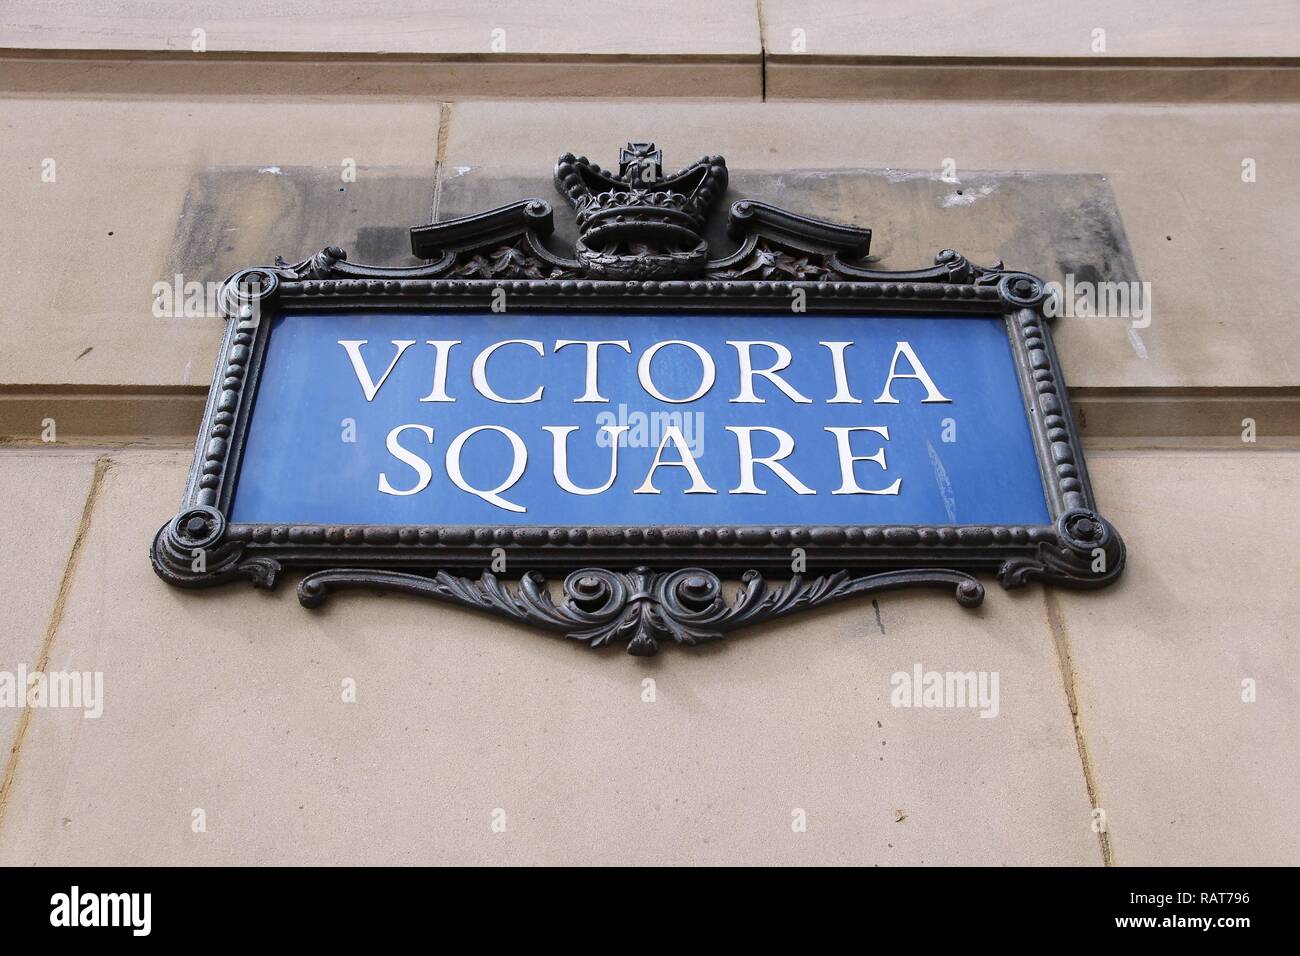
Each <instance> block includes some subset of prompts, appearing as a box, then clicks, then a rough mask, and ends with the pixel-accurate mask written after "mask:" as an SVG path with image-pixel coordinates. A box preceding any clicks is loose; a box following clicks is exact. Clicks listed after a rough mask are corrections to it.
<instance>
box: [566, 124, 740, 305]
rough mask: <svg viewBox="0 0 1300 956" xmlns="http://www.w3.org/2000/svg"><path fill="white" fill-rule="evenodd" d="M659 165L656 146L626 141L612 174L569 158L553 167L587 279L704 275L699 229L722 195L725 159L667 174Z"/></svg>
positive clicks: (580, 158) (582, 159)
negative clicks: (572, 215)
mask: <svg viewBox="0 0 1300 956" xmlns="http://www.w3.org/2000/svg"><path fill="white" fill-rule="evenodd" d="M662 161H663V152H662V151H661V150H659V149H657V148H656V147H655V144H654V143H628V144H627V146H626V147H624V148H623V149H621V150H619V157H618V172H617V173H613V172H607V171H605V170H602V169H601V168H600V167H599V166H597V165H596V164H594V163H592V162H590V161H589V160H588V159H587V157H585V156H574V155H573V154H572V153H565V154H564V155H563V156H561V157H560V158H559V160H558V161H557V162H556V164H555V187H556V188H557V189H558V190H559V191H560V192H561V193H562V194H563V195H564V196H565V198H567V199H568V200H569V202H570V204H571V205H572V206H573V208H574V212H575V213H576V216H577V223H578V242H577V248H576V251H577V256H578V259H579V261H580V262H582V263H583V265H584V267H585V269H586V271H587V274H589V275H592V276H596V277H600V278H609V279H656V278H667V277H673V278H681V277H683V276H689V275H693V274H698V273H700V272H702V271H703V270H704V266H705V263H706V262H707V261H708V258H709V247H708V243H707V242H706V240H705V238H704V225H705V222H706V220H707V218H708V214H709V211H710V210H711V209H712V207H713V206H714V205H715V204H716V203H717V201H718V200H719V199H720V198H721V197H722V194H723V193H724V192H726V189H727V163H726V160H724V159H723V158H722V157H721V156H702V157H700V158H699V159H698V160H696V161H695V162H694V163H692V164H691V165H689V166H687V167H685V168H684V169H681V170H679V171H678V172H676V173H674V174H673V175H671V176H664V174H663V165H662Z"/></svg>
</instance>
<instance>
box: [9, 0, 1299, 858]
mask: <svg viewBox="0 0 1300 956" xmlns="http://www.w3.org/2000/svg"><path fill="white" fill-rule="evenodd" d="M590 6H591V7H592V8H599V9H600V15H598V16H597V15H582V16H577V15H575V14H574V13H573V10H574V9H575V8H574V7H573V5H572V4H568V3H561V2H558V0H556V2H547V3H536V4H523V3H485V4H474V5H469V4H457V5H453V4H450V3H445V2H437V3H428V2H420V3H416V2H399V3H393V2H388V3H383V4H378V3H364V2H363V3H357V4H352V5H350V6H349V7H348V8H347V11H346V12H345V13H343V14H340V13H338V8H337V5H336V4H324V3H318V2H304V0H297V2H294V3H292V4H289V3H280V2H265V0H263V2H259V3H257V4H252V3H230V2H227V3H223V4H197V5H196V4H188V3H179V2H154V3H144V2H136V0H116V2H108V3H95V4H90V3H85V2H84V0H67V2H62V3H58V4H37V3H31V2H25V0H16V2H10V3H7V4H5V5H4V7H3V9H2V10H0V98H2V99H3V105H2V107H0V120H2V121H3V133H2V134H0V168H2V169H3V170H4V174H5V175H4V184H5V188H4V190H3V191H0V223H2V224H3V226H4V230H5V236H6V241H5V243H4V256H3V258H0V282H2V283H3V288H4V289H5V291H6V293H7V294H6V295H4V296H3V304H0V336H2V340H3V342H4V343H5V347H4V348H3V349H0V442H2V444H0V481H2V482H3V491H4V493H3V494H2V495H0V580H4V581H5V582H6V583H7V585H8V586H7V587H6V588H5V600H4V601H3V602H0V672H10V673H16V672H18V670H19V669H20V668H26V669H27V670H29V671H34V670H41V669H44V670H47V671H49V672H54V671H87V672H98V673H102V675H103V695H102V715H101V716H98V717H87V716H85V715H84V713H83V711H82V710H77V709H41V708H34V709H20V708H15V707H0V737H2V738H3V739H4V740H5V741H6V742H8V743H9V746H7V747H6V748H4V750H3V751H0V752H2V753H3V754H5V755H6V758H7V759H6V760H5V767H4V774H3V780H2V782H0V863H6V864H31V863H41V864H51V863H79V864H112V863H167V864H176V863H257V862H264V863H270V862H281V863H289V862H304V863H328V862H352V863H381V862H409V863H416V862H464V863H491V862H510V863H530V862H551V863H597V862H610V863H724V862H790V863H815V862H823V863H824V862H835V863H840V862H849V863H864V864H872V863H880V864H889V863H896V864H902V863H921V862H925V863H976V864H1000V863H1042V864H1081V865H1101V864H1104V863H1109V864H1121V865H1123V864H1189V863H1229V864H1247V863H1278V864H1282V863H1295V862H1296V861H1297V859H1298V858H1300V837H1298V836H1297V833H1300V828H1297V826H1296V824H1297V822H1298V821H1297V817H1298V816H1300V814H1298V813H1297V799H1296V797H1295V794H1294V786H1293V785H1294V782H1295V781H1296V780H1297V779H1300V755H1298V751H1297V748H1296V747H1295V745H1294V741H1295V739H1296V738H1297V736H1298V735H1300V717H1298V716H1297V715H1298V714H1300V691H1298V690H1297V683H1296V679H1295V676H1294V675H1295V670H1296V664H1297V663H1298V655H1297V652H1296V649H1295V648H1296V641H1295V637H1296V625H1295V621H1296V619H1297V612H1300V597H1297V578H1298V577H1300V556H1297V552H1296V547H1295V541H1296V539H1297V537H1300V468H1298V467H1297V466H1298V465H1300V456H1298V455H1297V451H1298V450H1300V327H1298V326H1297V323H1296V311H1297V306H1298V305H1300V296H1298V294H1297V291H1296V289H1297V283H1296V280H1297V278H1298V276H1297V266H1296V261H1295V254H1294V252H1293V248H1292V247H1293V243H1294V236H1295V231H1296V226H1297V223H1300V190H1297V189H1296V157H1297V155H1300V8H1297V6H1296V5H1295V4H1294V3H1293V2H1285V0H1277V2H1268V0H1258V2H1255V3H1250V4H1244V5H1225V4H1222V3H1210V2H1174V0H1168V2H1165V0H1161V2H1151V3H1146V4H1142V5H1132V4H1125V3H1120V2H1118V0H1116V2H1107V3H1094V4H1088V5H1080V4H1073V3H1066V2H1064V0H1060V2H1058V0H1052V2H1049V3H1036V4H1007V3H1003V2H995V0H980V2H975V3H972V2H963V3H957V2H953V0H931V2H919V3H911V4H906V5H898V7H897V12H885V13H881V14H879V15H877V14H873V15H871V16H866V15H864V14H863V13H861V12H860V10H861V9H862V7H861V5H859V4H851V3H848V2H843V3H839V2H836V3H824V4H817V5H816V6H815V9H813V8H812V5H808V8H805V5H803V4H799V3H795V2H786V0H759V2H758V3H757V4H755V3H754V2H752V0H743V2H742V0H737V2H731V0H726V2H715V3H710V4H706V5H700V4H696V3H685V2H675V0H674V2H667V3H664V2H657V3H654V4H650V3H639V2H638V3H606V4H593V5H590ZM196 9H197V10H198V11H199V12H195V11H196ZM1096 29H1102V30H1104V31H1105V50H1104V52H1102V51H1097V50H1095V44H1096V42H1097V37H1096V35H1095V33H1094V31H1095V30H1096ZM195 30H202V31H203V34H202V37H203V44H204V46H205V50H204V52H194V51H193V50H192V45H193V44H194V43H195V42H196V40H197V38H196V35H195V33H194V31H195ZM495 31H501V32H500V33H499V34H498V33H497V32H495ZM800 31H802V33H801V32H800ZM800 43H802V44H803V45H802V47H800V46H799V44H800ZM494 44H496V45H497V47H500V48H499V49H498V48H496V47H494ZM628 139H654V140H655V141H657V142H658V143H659V145H660V146H661V147H662V148H663V150H664V153H665V163H666V165H668V166H672V167H674V168H676V166H677V165H681V164H684V163H686V162H689V161H690V160H692V159H694V158H695V157H697V156H699V155H701V154H703V153H706V152H707V153H721V154H723V155H725V156H726V157H727V161H728V164H729V166H730V167H731V169H732V170H733V182H732V188H731V194H730V195H729V196H728V197H727V199H728V201H730V199H732V198H739V197H740V196H742V195H751V196H756V197H759V198H765V199H767V200H769V201H772V202H776V203H779V204H782V205H786V206H789V207H791V208H795V209H798V210H800V211H804V212H807V213H809V214H812V215H816V216H820V217H823V218H828V219H834V220H839V221H843V222H847V223H852V224H856V225H862V226H870V227H872V228H873V229H874V230H875V236H874V241H873V252H874V253H875V254H876V255H878V256H879V263H880V267H882V268H891V269H903V268H910V267H916V266H921V265H925V264H928V263H929V262H930V258H931V256H932V255H933V254H934V252H935V251H937V250H938V249H940V248H943V247H945V246H951V247H954V248H957V249H959V250H960V251H961V252H963V253H964V254H965V255H967V256H968V257H969V258H971V259H972V260H974V261H977V262H981V261H991V260H994V259H997V258H1005V259H1006V260H1007V261H1008V264H1010V265H1014V266H1016V267H1019V268H1026V269H1028V270H1030V271H1034V272H1037V273H1039V274H1041V275H1042V276H1043V277H1044V278H1047V279H1051V280H1058V281H1060V280H1063V279H1064V277H1065V276H1066V275H1067V274H1085V273H1086V270H1088V269H1089V268H1091V269H1093V270H1094V271H1095V272H1096V273H1097V275H1098V276H1099V277H1100V278H1114V279H1117V280H1119V279H1122V280H1124V281H1142V282H1149V283H1150V289H1151V295H1152V312H1151V316H1150V323H1149V325H1145V326H1140V327H1134V323H1133V322H1132V321H1130V320H1128V319H1124V318H1105V319H1102V318H1083V317H1068V316H1067V317H1062V318H1060V319H1058V320H1057V323H1056V337H1057V343H1058V347H1059V348H1060V351H1061V357H1062V361H1063V363H1064V366H1065V372H1066V376H1067V378H1068V380H1069V382H1070V384H1071V391H1072V394H1073V395H1074V398H1075V402H1076V405H1077V410H1078V415H1079V419H1080V425H1081V427H1082V435H1083V437H1084V441H1085V446H1086V448H1087V452H1088V458H1089V465H1090V468H1091V471H1092V475H1093V482H1094V485H1095V490H1096V494H1097V497H1098V499H1099V501H1100V503H1101V505H1102V507H1103V509H1104V511H1105V513H1106V514H1107V516H1108V517H1109V518H1110V519H1111V520H1112V521H1114V522H1115V524H1116V525H1117V526H1118V527H1119V528H1120V529H1121V531H1122V532H1123V534H1124V536H1125V539H1126V541H1127V543H1128V546H1129V566H1128V569H1127V571H1126V572H1125V575H1124V577H1123V578H1122V579H1121V581H1120V582H1119V583H1118V584H1117V585H1116V586H1115V587H1113V588H1111V589H1109V590H1107V591H1103V592H1099V593H1074V592H1062V591H1045V590H1043V589H1041V588H1039V587H1031V588H1029V589H1027V590H1025V591H1022V592H1017V593H1006V592H1002V591H1001V590H1000V589H997V588H995V587H992V588H990V592H989V597H988V599H987V601H986V603H985V606H984V607H983V608H982V609H980V610H979V611H977V612H973V613H972V612H969V611H965V610H962V609H960V608H958V607H957V606H956V605H955V604H953V603H952V602H950V601H945V600H938V599H935V598H934V597H933V596H930V595H926V594H916V595H913V594H906V593H904V594H897V595H894V594H891V595H887V596H884V597H881V598H879V599H877V600H876V601H874V602H871V601H868V602H860V603H856V604H854V603H850V604H847V605H841V606H837V607H834V608H831V609H828V610H824V611H818V612H813V613H811V614H809V615H806V616H803V617H794V618H791V619H789V620H787V621H785V622H781V623H776V624H771V625H766V626H763V627H760V628H756V629H753V630H750V631H742V632H740V633H739V634H737V635H735V636H734V637H733V638H730V639H728V641H727V642H725V643H723V644H722V645H719V646H711V647H707V648H702V649H697V650H690V649H679V648H669V649H667V650H666V651H665V652H664V653H663V654H661V655H660V656H659V657H657V658H654V659H651V660H642V659H636V658H631V657H628V656H626V655H624V654H621V653H619V652H618V651H611V652H591V651H588V650H586V649H583V648H581V647H579V646H574V645H571V644H568V643H566V642H564V641H562V640H559V639H556V638H553V637H548V636H544V635H539V634H537V633H534V632H532V631H529V630H526V629H523V628H518V627H514V626H511V625H508V624H503V623H500V622H497V621H495V620H492V619H488V618H483V617H479V616H476V615H474V614H472V613H470V612H467V611H460V610H456V609H453V608H450V607H444V606H441V605H431V604H424V603H418V602H416V601H415V600H413V599H406V598H400V597H393V596H388V597H377V596H369V595H361V594H358V595H355V596H352V597H350V598H348V599H346V600H342V601H339V602H338V603H336V604H332V605H331V606H329V607H328V608H325V609H323V610H321V611H319V612H307V611H305V610H303V609H302V608H300V607H299V606H298V604H297V602H296V601H295V600H294V599H293V597H292V595H291V593H290V592H289V589H287V588H281V590H280V592H278V593H272V594H265V593H261V592H254V591H253V590H252V589H246V588H240V587H231V588H229V589H225V590H221V591H216V592H208V593H188V592H180V591H177V590H174V589H171V588H168V587H166V586H164V585H163V584H162V583H161V582H160V581H159V580H158V579H157V578H156V577H155V576H154V575H153V573H152V571H151V569H150V567H149V564H148V559H147V554H146V552H147V549H148V545H149V543H150V540H151V538H152V535H153V532H154V531H155V530H156V528H157V527H158V526H159V524H161V523H162V522H163V521H164V520H165V519H167V518H168V517H170V516H171V515H172V514H173V513H174V512H175V510H176V506H177V503H178V502H179V498H180V494H181V491H182V488H183V484H184V479H185V473H186V469H187V467H188V463H189V456H190V449H191V448H192V443H193V440H194V431H195V428H196V426H197V421H198V417H199V415H200V414H201V412H202V407H203V402H204V398H205V396H206V392H207V384H208V381H209V379H210V376H211V373H212V363H213V360H214V358H215V355H216V351H217V347H218V343H219V339H220V334H221V331H222V320H221V319H219V318H217V317H215V316H211V315H197V316H190V317H184V316H183V315H182V316H179V317H158V316H156V315H155V314H154V309H153V306H154V286H155V283H157V282H159V281H164V282H171V281H172V280H173V277H174V276H175V275H177V274H181V275H183V276H184V278H185V279H186V280H191V279H195V280H199V281H208V280H220V279H222V278H224V276H225V275H227V274H228V273H229V272H230V271H232V270H233V269H234V268H236V267H237V266H239V265H246V264H254V263H258V262H263V261H266V260H268V259H270V258H271V257H273V256H274V255H276V254H282V255H284V256H285V257H286V258H288V259H291V260H292V259H297V258H300V257H302V256H305V255H307V254H310V253H312V252H315V251H317V250H319V249H320V248H322V247H324V246H326V245H330V244H337V245H342V246H344V247H345V248H347V249H349V250H350V251H351V252H352V253H353V254H354V256H355V257H356V258H359V259H363V260H366V261H380V262H385V263H400V262H407V261H410V260H409V255H408V253H407V249H408V247H407V245H406V239H405V230H406V228H407V227H409V226H412V225H417V224H420V223H425V222H429V221H431V220H432V219H439V218H447V217H449V216H455V215H460V214H463V213H466V212H469V211H471V210H474V209H479V208H483V207H485V206H488V205H491V204H493V203H496V202H505V201H508V200H510V199H514V198H519V197H521V196H524V195H540V196H542V197H544V198H553V197H552V195H551V189H552V187H551V186H550V180H549V177H550V170H551V167H552V165H553V164H554V161H555V158H556V156H558V155H559V154H560V153H561V152H564V151H566V150H572V151H575V152H582V153H586V154H587V155H590V156H592V157H593V158H594V159H596V160H597V161H600V162H609V161H610V160H612V159H613V158H614V155H615V151H616V150H617V148H618V146H619V145H621V144H622V143H624V142H625V141H627V140H628ZM947 160H951V161H952V165H953V167H954V168H955V170H956V176H955V181H947V180H945V179H944V178H943V176H942V173H943V171H944V166H945V161H947ZM1248 161H1250V162H1248ZM348 163H351V164H353V166H354V167H355V169H356V176H355V179H354V180H350V179H346V178H344V176H343V171H344V170H345V168H346V167H347V164H348ZM1248 171H1249V172H1251V173H1253V175H1252V176H1247V175H1244V174H1245V173H1247V172H1248ZM556 206H557V217H558V216H561V215H562V214H563V211H564V206H563V204H562V203H556ZM565 228H569V226H567V225H566V224H565V223H564V222H561V223H560V229H561V231H563V230H564V229H565ZM1246 420H1251V421H1252V422H1253V434H1249V431H1250V429H1249V427H1248V426H1247V425H1245V424H1244V423H1245V421H1246ZM50 422H52V423H53V433H52V434H51V432H50V428H51V426H50V424H49V423H50ZM1244 432H1246V433H1247V434H1246V437H1249V438H1253V439H1254V440H1253V441H1247V440H1243V433H1244ZM50 437H53V438H54V440H53V441H48V440H44V439H48V438H50ZM990 583H992V582H990ZM917 664H920V665H922V666H923V667H924V669H926V670H940V671H949V670H952V671H985V672H991V673H992V672H996V673H997V674H998V675H999V687H1000V705H999V708H998V714H997V716H996V717H995V718H991V719H985V718H982V717H980V715H979V713H978V712H976V711H974V710H971V709H965V710H943V709H938V710H932V709H907V708H900V707H895V706H893V705H892V704H891V683H890V678H891V675H892V674H894V673H896V672H911V671H912V670H913V668H914V667H915V666H916V665H917ZM349 681H351V682H354V683H355V702H349V701H346V700H345V699H344V698H345V697H346V696H347V693H346V691H347V687H348V683H347V682H349ZM647 681H651V682H652V683H650V684H648V683H647ZM1098 810H1100V811H1102V812H1101V813H1100V814H1099V813H1098V812H1097V811H1098ZM196 811H202V812H201V813H196ZM1103 818H1104V821H1105V826H1104V828H1103V827H1101V826H1100V825H1099V821H1100V820H1102V819H1103ZM801 820H804V821H806V827H801V826H800V825H799V823H800V821H801ZM199 821H201V822H202V826H201V827H200V826H199ZM502 822H504V832H499V831H500V830H501V829H502ZM196 830H197V831H198V832H196ZM1102 830H1104V832H1099V831H1102Z"/></svg>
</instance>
